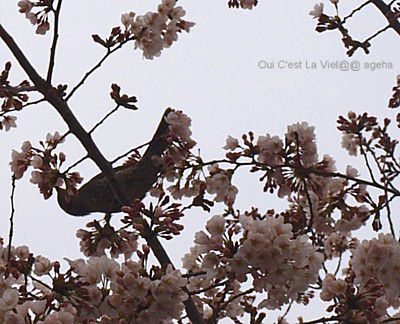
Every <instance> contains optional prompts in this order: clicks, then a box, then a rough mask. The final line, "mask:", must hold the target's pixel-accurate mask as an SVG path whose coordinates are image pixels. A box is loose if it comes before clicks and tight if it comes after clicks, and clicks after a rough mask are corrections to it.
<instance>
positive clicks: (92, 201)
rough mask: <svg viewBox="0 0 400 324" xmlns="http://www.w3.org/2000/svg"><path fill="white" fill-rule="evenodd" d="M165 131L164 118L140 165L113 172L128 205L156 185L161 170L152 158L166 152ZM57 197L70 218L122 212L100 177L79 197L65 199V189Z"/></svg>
mask: <svg viewBox="0 0 400 324" xmlns="http://www.w3.org/2000/svg"><path fill="white" fill-rule="evenodd" d="M169 111H171V110H167V111H166V112H165V113H164V116H163V117H165V116H166V115H167V114H168V112H169ZM167 129H168V124H167V123H166V122H165V120H164V118H163V119H162V121H161V122H160V124H159V126H158V128H157V131H156V133H155V135H154V136H153V139H152V141H151V142H150V145H149V147H148V148H147V150H146V152H145V153H144V155H143V157H142V158H141V159H140V161H138V162H135V163H129V164H126V165H122V166H119V167H117V168H115V169H114V171H115V177H116V179H117V182H118V183H119V185H120V186H121V187H122V188H123V189H124V191H125V193H126V197H127V198H128V199H129V201H130V202H131V203H132V202H133V201H134V200H135V199H143V198H144V197H145V195H146V193H147V192H148V191H149V190H150V189H151V187H152V186H153V184H154V183H155V182H156V181H157V178H158V173H159V171H160V166H158V165H157V164H156V163H155V161H154V157H160V156H161V155H162V154H163V153H164V151H165V150H166V148H167V142H166V140H165V136H164V135H165V132H166V130H167ZM57 193H58V198H57V200H58V203H59V205H60V207H61V208H62V209H63V210H64V211H65V212H67V213H68V214H70V215H73V216H85V215H88V214H90V213H92V212H103V213H116V212H120V211H121V208H122V203H121V202H120V201H119V200H118V199H117V197H116V196H115V194H114V191H113V190H112V188H111V186H110V184H109V182H108V180H107V179H106V177H105V176H104V175H103V174H102V173H100V174H98V175H96V176H95V177H93V178H92V179H90V180H89V181H88V182H87V183H86V184H84V185H83V186H82V187H81V188H79V195H78V196H73V197H70V200H69V201H68V200H67V199H66V192H65V189H61V188H57Z"/></svg>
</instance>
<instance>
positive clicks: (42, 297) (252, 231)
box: [0, 0, 400, 324]
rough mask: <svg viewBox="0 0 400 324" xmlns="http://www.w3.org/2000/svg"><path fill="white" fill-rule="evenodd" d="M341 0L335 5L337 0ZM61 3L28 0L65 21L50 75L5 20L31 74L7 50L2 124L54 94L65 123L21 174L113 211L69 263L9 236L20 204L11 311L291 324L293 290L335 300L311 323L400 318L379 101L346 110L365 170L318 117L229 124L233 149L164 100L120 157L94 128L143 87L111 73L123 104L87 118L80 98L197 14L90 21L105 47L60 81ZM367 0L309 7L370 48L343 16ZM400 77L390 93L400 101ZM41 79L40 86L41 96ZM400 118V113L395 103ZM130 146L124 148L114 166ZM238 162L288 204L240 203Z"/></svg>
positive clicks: (11, 250)
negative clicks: (220, 151)
mask: <svg viewBox="0 0 400 324" xmlns="http://www.w3.org/2000/svg"><path fill="white" fill-rule="evenodd" d="M369 2H370V1H368V3H369ZM257 3H258V1H256V0H244V1H242V0H241V1H236V0H230V1H229V2H228V6H229V7H231V8H242V9H253V8H254V7H255V6H256V5H257ZM331 3H332V5H333V6H334V7H335V8H336V10H337V8H338V6H339V1H333V0H332V1H331ZM372 3H373V4H375V5H376V6H377V7H378V8H379V10H381V11H382V10H383V9H385V8H386V9H387V10H389V11H390V12H389V11H387V12H386V17H387V20H388V22H389V27H387V28H392V29H394V30H396V31H397V25H398V18H399V16H398V15H397V13H398V10H397V9H396V8H392V6H393V3H394V2H391V3H390V5H387V4H385V6H386V7H385V8H383V9H382V8H381V7H382V2H381V1H380V0H373V1H372ZM61 4H62V0H58V1H57V0H38V1H36V2H32V1H28V0H21V1H18V2H17V5H18V7H19V11H20V12H21V13H23V14H24V15H25V17H26V18H27V19H28V20H29V21H30V23H31V24H33V25H35V26H36V33H37V34H39V35H46V34H47V33H50V32H51V33H53V35H55V37H54V38H53V41H52V44H51V51H50V59H49V65H48V72H47V76H46V77H45V78H44V77H42V76H40V75H39V74H38V73H37V72H36V70H35V68H34V67H33V66H32V64H31V62H30V61H29V60H28V59H27V57H26V56H25V54H24V53H23V52H22V51H21V50H20V48H19V47H18V45H17V43H16V42H15V41H14V39H13V38H12V37H11V36H10V34H9V33H8V32H7V31H6V30H5V29H4V28H3V27H2V26H1V25H0V37H1V39H2V40H3V41H4V43H5V44H6V45H7V46H8V48H9V49H10V51H11V53H12V54H13V55H14V56H15V57H16V59H17V60H18V62H19V64H20V65H21V67H22V69H23V70H24V71H25V73H26V75H27V80H23V81H22V82H20V83H19V84H17V85H12V84H11V82H10V81H9V75H10V73H12V70H11V68H12V66H11V63H9V62H4V69H3V71H2V73H1V76H0V98H2V100H3V101H2V110H1V112H0V117H1V118H2V121H1V124H0V129H1V130H4V131H11V130H12V131H17V130H14V129H12V128H16V126H17V125H16V119H17V117H16V116H15V114H17V113H20V112H21V111H23V109H24V108H25V107H26V106H28V105H34V104H36V103H38V102H46V103H47V104H48V105H49V106H51V107H52V108H54V109H55V110H56V111H57V112H58V113H59V114H60V116H61V117H62V118H63V120H64V122H65V124H66V125H67V126H68V131H67V132H66V133H65V134H60V133H59V132H55V133H54V134H48V135H47V136H46V139H44V140H42V141H39V143H38V144H36V143H33V141H31V140H29V139H27V140H26V141H24V142H23V143H22V145H21V148H20V150H13V151H12V152H11V161H10V163H9V164H10V168H11V173H12V174H13V187H15V185H16V183H17V181H18V180H19V179H21V178H23V177H24V176H29V175H30V182H31V183H32V184H33V185H35V186H37V187H38V189H39V191H40V193H41V194H42V195H43V198H44V199H48V198H50V197H51V196H52V195H53V193H55V194H57V196H58V203H59V205H60V208H61V209H63V210H64V211H65V212H66V213H68V214H70V215H74V216H88V215H89V216H88V217H93V215H90V214H91V213H93V212H100V213H102V214H104V217H103V218H102V219H91V220H90V221H89V222H88V223H87V225H86V228H83V229H78V230H77V234H76V236H77V237H78V238H79V240H80V248H81V252H82V254H83V256H82V258H79V259H76V260H71V259H69V258H68V257H64V256H60V260H61V258H62V259H63V260H64V261H65V265H63V264H61V263H60V260H50V259H48V258H47V257H45V256H42V255H35V254H34V253H33V252H31V251H30V249H29V247H28V246H16V247H15V246H13V244H12V236H13V226H12V225H13V217H14V213H13V211H12V214H11V217H10V225H11V226H10V227H11V230H10V233H9V237H8V242H5V240H4V239H1V240H0V283H1V284H0V322H2V323H49V324H50V323H173V322H176V323H189V322H191V323H217V322H218V321H221V320H230V321H231V322H233V323H254V324H256V323H263V322H265V320H269V318H268V313H269V311H270V310H282V316H280V317H279V318H278V323H287V320H286V318H285V317H286V315H287V313H288V310H289V309H290V306H291V305H292V304H293V303H302V304H304V305H308V304H309V303H310V301H311V300H313V299H317V298H319V299H320V300H321V301H323V302H327V303H328V304H327V305H328V306H327V308H326V313H325V314H324V315H323V317H321V318H319V319H311V320H309V319H304V318H302V317H300V318H299V319H298V321H299V323H310V324H311V323H328V322H330V323H382V322H384V323H387V322H395V321H400V316H399V315H396V314H393V313H394V312H395V311H396V310H397V309H398V308H399V307H400V299H399V298H400V276H399V273H400V272H399V271H400V263H399V259H400V245H399V241H398V237H397V231H398V229H397V228H396V224H395V222H394V221H393V214H392V209H391V206H392V204H393V202H394V201H395V200H396V199H397V198H398V197H399V196H400V190H399V189H398V184H397V178H398V176H399V175H400V165H399V162H398V156H397V152H396V148H397V144H398V141H397V140H396V139H392V137H391V135H390V132H389V128H390V120H389V119H387V118H386V119H384V120H383V121H382V122H379V121H378V119H377V118H376V117H374V116H371V115H369V114H368V113H364V114H356V113H354V112H349V113H348V114H347V115H346V116H339V118H338V120H337V124H338V126H337V128H338V130H339V131H340V132H341V133H342V135H343V137H342V146H343V148H344V149H345V150H346V151H347V153H348V154H349V155H352V156H361V157H362V159H363V161H364V162H365V164H366V169H367V171H368V176H367V177H366V178H361V177H360V176H359V172H358V170H357V169H356V168H354V167H352V166H347V168H346V169H345V170H344V171H343V172H339V171H337V169H336V166H335V160H334V159H333V157H331V156H329V155H323V156H322V157H321V156H319V154H318V149H317V142H316V136H315V129H314V127H313V126H311V125H309V124H308V123H307V122H299V123H296V124H293V125H290V126H288V127H287V131H286V133H285V134H284V135H283V136H279V135H273V134H269V133H266V134H265V133H264V134H260V135H258V136H257V135H255V134H254V133H253V132H248V133H247V134H243V135H242V136H241V137H237V136H233V135H229V136H228V137H227V139H226V142H225V146H223V143H221V146H223V148H224V150H225V151H226V152H225V154H224V155H223V156H222V157H220V158H215V159H213V160H211V161H206V160H204V159H203V158H202V157H201V156H200V154H199V153H198V152H196V150H195V148H196V145H197V143H196V141H195V140H194V139H193V138H192V131H191V125H192V120H191V118H190V117H189V116H188V115H187V114H185V113H184V112H183V111H181V110H179V109H174V108H167V109H166V110H165V112H164V114H163V115H162V117H161V120H160V122H159V124H158V126H157V128H156V131H155V133H154V136H153V138H152V139H151V140H150V141H149V142H148V143H147V144H145V145H140V146H138V147H135V148H133V149H132V150H130V151H129V152H126V153H124V154H122V155H121V156H118V157H117V158H115V159H114V160H112V161H108V160H107V159H106V158H105V157H104V155H103V153H102V152H101V150H100V149H99V148H98V147H97V145H96V143H95V142H94V140H93V138H92V136H91V135H92V134H93V133H94V132H95V131H96V130H97V129H98V128H99V127H101V126H102V125H103V123H104V122H105V121H106V119H107V118H109V117H110V116H111V115H112V114H114V113H116V112H117V111H118V110H119V108H125V109H129V110H137V109H138V108H137V107H136V102H137V98H136V97H135V96H132V95H128V94H121V87H120V86H119V85H117V84H115V83H113V84H111V93H110V97H111V99H112V100H113V101H114V102H115V104H116V106H115V108H114V109H113V110H112V111H110V113H109V114H107V115H106V116H105V117H104V118H103V119H101V120H100V121H98V122H97V123H96V124H95V126H94V127H93V128H92V129H91V130H89V131H86V130H85V129H84V128H83V127H82V125H81V123H80V122H79V120H78V119H77V118H76V117H75V115H74V113H73V112H72V110H71V108H70V102H69V99H70V98H71V97H72V96H73V95H74V94H75V92H76V91H77V90H78V89H80V88H81V87H82V86H83V84H84V82H85V80H86V79H87V78H89V77H90V76H91V75H92V74H93V73H94V72H95V71H96V70H97V69H98V68H99V67H100V65H101V64H102V63H103V62H104V61H105V60H106V59H107V58H108V57H109V56H111V55H112V54H113V53H114V52H115V51H116V50H118V49H120V48H122V47H124V46H125V45H126V44H127V43H129V42H133V44H134V46H133V47H134V49H136V50H139V51H141V52H142V55H143V58H145V59H149V60H153V59H155V58H157V57H159V56H160V55H161V54H162V52H163V51H164V50H165V49H167V48H169V47H171V46H172V45H173V44H174V43H175V42H176V41H177V40H178V35H179V34H181V33H182V32H190V30H191V28H192V27H193V26H194V23H192V22H190V21H187V20H184V19H183V17H185V15H186V12H185V10H184V9H183V8H182V7H181V6H177V1H176V0H162V2H161V3H160V4H159V5H158V7H157V9H156V11H154V12H148V13H146V14H144V15H137V14H136V13H134V12H129V13H123V14H122V15H121V22H120V24H121V25H120V26H116V27H114V28H112V29H111V32H110V35H109V36H107V37H105V38H104V37H101V36H99V35H93V41H94V42H96V43H97V44H100V45H101V46H102V47H104V48H105V50H106V54H105V55H104V57H103V58H102V59H101V61H100V62H99V63H98V64H97V65H95V67H93V68H92V69H91V70H90V71H89V72H87V73H86V74H85V76H84V77H83V78H82V79H81V81H80V82H78V83H77V84H76V85H75V86H74V87H73V88H72V90H71V91H69V92H67V86H66V85H54V84H53V83H52V76H53V68H54V62H55V57H56V49H57V45H58V43H57V42H58V28H59V26H58V19H59V17H60V15H61V14H62V10H61ZM365 5H366V4H365ZM358 10H360V8H356V9H355V11H354V12H352V13H351V14H350V15H349V16H347V17H346V18H344V19H341V18H339V15H336V16H334V17H331V16H327V15H326V14H325V13H324V4H323V3H321V4H317V5H315V7H314V9H313V10H312V11H311V12H310V14H311V15H312V16H313V17H314V18H316V19H318V23H317V24H318V25H317V31H319V32H321V31H325V30H331V29H338V30H339V31H340V32H341V33H342V35H343V37H344V38H343V42H344V44H345V47H346V48H348V49H349V51H348V55H352V54H353V53H354V51H355V50H356V49H358V48H363V49H364V51H365V52H366V53H367V52H368V47H369V46H370V44H369V40H371V39H372V38H373V37H375V36H376V35H374V36H373V37H370V38H369V39H368V40H366V41H364V42H358V41H355V40H353V39H352V38H351V37H350V36H349V35H348V31H347V30H346V29H345V28H344V27H343V25H344V23H345V21H346V20H347V19H349V18H350V17H351V16H352V15H353V14H354V13H355V12H356V11H358ZM56 36H57V37H56ZM399 80H400V78H399V77H397V85H395V86H394V88H393V97H392V98H391V99H390V101H389V106H390V107H391V108H398V106H399V87H400V85H399V82H400V81H399ZM30 92H35V93H37V94H39V95H40V96H41V99H39V100H38V101H33V100H31V99H30V98H31V96H30ZM397 122H398V123H399V124H398V125H397V127H400V118H399V117H398V118H397ZM71 135H74V136H75V137H76V138H77V139H78V140H79V142H80V144H81V145H82V147H83V148H84V149H85V150H86V152H87V154H86V155H85V156H84V157H83V158H82V159H80V160H79V161H77V162H76V163H73V164H72V165H68V166H67V165H66V156H67V154H68V152H63V151H60V150H61V148H62V145H63V143H65V142H66V141H68V140H69V138H70V137H71ZM144 147H146V150H145V151H144V153H141V152H140V150H141V149H142V148H144ZM122 158H123V159H124V160H125V162H124V163H123V164H122V165H119V166H115V164H116V162H118V161H119V160H121V159H122ZM85 159H91V160H92V161H94V162H95V163H96V165H97V166H98V168H99V169H100V173H99V174H98V175H97V176H95V177H93V178H92V179H90V180H86V179H83V178H82V177H81V175H80V173H79V171H77V170H78V169H79V167H80V163H81V162H82V161H83V160H85ZM239 172H250V173H253V174H257V175H258V176H259V181H260V182H261V183H262V185H263V191H264V192H265V194H266V195H271V196H272V195H275V196H277V197H279V198H283V199H286V200H287V208H286V209H285V210H282V211H275V210H274V209H269V210H267V211H265V212H261V211H259V209H258V208H257V207H256V206H249V207H248V209H247V210H242V211H241V210H239V209H238V208H236V206H235V201H236V199H237V197H238V195H239V194H240V190H241V189H240V187H239V185H237V183H236V175H237V174H238V173H239ZM12 198H13V197H12ZM217 205H220V206H221V205H222V206H223V211H222V212H217V209H216V208H215V207H216V206H217ZM16 208H18V206H16ZM196 208H197V209H198V210H201V211H202V212H203V213H207V214H209V215H210V217H209V220H208V221H207V223H206V225H205V228H204V229H203V228H199V229H198V231H197V233H196V234H195V236H194V238H193V246H192V247H190V249H189V250H188V251H187V253H186V254H185V255H184V256H182V264H173V263H172V262H171V259H170V254H169V253H170V251H167V250H166V249H165V248H164V246H163V244H162V243H163V240H174V239H175V238H176V237H177V236H178V235H184V234H185V228H184V226H183V225H182V223H181V222H182V219H183V218H184V217H185V216H186V215H187V214H189V213H190V212H191V211H192V210H194V209H196ZM111 219H112V220H113V221H111ZM383 219H385V220H386V222H387V223H388V224H389V226H388V228H384V227H383V225H382V220H383ZM360 228H364V229H370V230H371V232H372V237H371V238H370V239H365V240H360V239H358V238H357V230H359V229H360ZM332 265H333V266H332ZM340 270H341V271H340ZM284 308H285V309H286V311H285V310H283V309H284ZM393 309H394V310H395V311H393ZM307 321H308V322H307Z"/></svg>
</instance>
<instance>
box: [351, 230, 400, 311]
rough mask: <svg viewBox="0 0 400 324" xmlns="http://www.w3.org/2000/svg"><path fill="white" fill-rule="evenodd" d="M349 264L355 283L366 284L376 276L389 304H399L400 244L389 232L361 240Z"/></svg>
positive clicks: (394, 305) (397, 305)
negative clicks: (382, 286) (381, 284)
mask: <svg viewBox="0 0 400 324" xmlns="http://www.w3.org/2000/svg"><path fill="white" fill-rule="evenodd" d="M351 266H352V269H353V271H354V273H355V283H356V284H360V285H366V283H367V282H368V280H370V279H371V278H376V279H378V280H379V281H380V282H382V283H383V285H384V290H385V297H386V299H387V301H388V303H389V305H390V306H393V307H396V308H398V307H399V306H400V298H399V296H400V272H399V269H400V245H399V242H398V241H397V240H396V239H394V238H393V236H392V235H391V234H383V233H380V234H379V235H378V238H372V239H371V240H363V241H362V242H361V244H359V245H358V247H357V248H356V249H355V250H354V252H353V256H352V259H351Z"/></svg>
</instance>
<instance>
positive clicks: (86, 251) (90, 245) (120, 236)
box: [76, 220, 138, 259]
mask: <svg viewBox="0 0 400 324" xmlns="http://www.w3.org/2000/svg"><path fill="white" fill-rule="evenodd" d="M86 227H87V228H88V230H85V229H79V230H78V231H77V233H76V237H77V238H79V239H80V240H81V241H80V246H81V252H82V253H83V255H85V256H87V257H90V256H103V255H106V252H105V251H106V250H110V255H111V256H112V257H113V258H118V257H119V256H120V255H124V257H125V259H128V258H130V257H131V256H132V254H133V252H135V251H136V250H137V246H138V243H137V239H138V236H137V234H135V233H133V232H130V231H127V230H126V229H119V230H115V229H114V227H113V226H111V225H110V223H109V221H106V222H105V224H104V225H102V224H101V223H100V222H99V221H97V220H93V221H91V222H89V223H88V224H86Z"/></svg>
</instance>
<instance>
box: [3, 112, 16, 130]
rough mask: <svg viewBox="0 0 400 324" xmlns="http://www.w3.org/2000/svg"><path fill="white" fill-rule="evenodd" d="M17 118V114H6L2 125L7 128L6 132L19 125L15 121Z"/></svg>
mask: <svg viewBox="0 0 400 324" xmlns="http://www.w3.org/2000/svg"><path fill="white" fill-rule="evenodd" d="M16 120H17V117H15V116H4V117H3V120H2V121H1V125H2V126H3V127H4V128H5V130H6V132H8V131H9V130H10V129H11V128H16V127H17V124H16V123H15V121H16Z"/></svg>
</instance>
